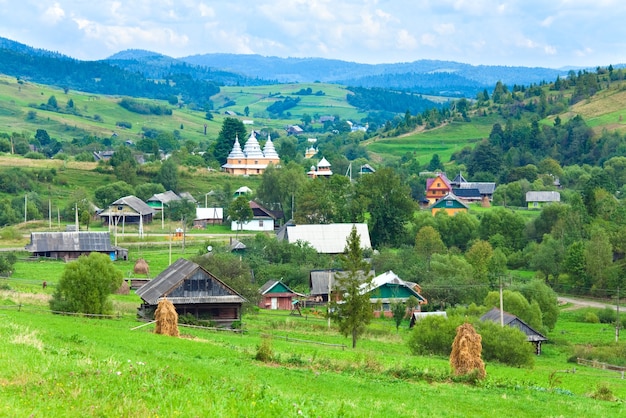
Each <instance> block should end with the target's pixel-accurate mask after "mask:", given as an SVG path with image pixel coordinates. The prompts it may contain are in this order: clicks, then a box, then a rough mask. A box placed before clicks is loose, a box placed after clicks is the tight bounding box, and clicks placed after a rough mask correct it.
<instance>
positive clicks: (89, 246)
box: [24, 231, 128, 260]
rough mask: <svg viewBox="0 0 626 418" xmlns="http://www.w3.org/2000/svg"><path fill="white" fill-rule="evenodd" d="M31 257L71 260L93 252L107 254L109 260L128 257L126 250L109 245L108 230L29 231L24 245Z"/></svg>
mask: <svg viewBox="0 0 626 418" xmlns="http://www.w3.org/2000/svg"><path fill="white" fill-rule="evenodd" d="M24 248H25V249H26V251H28V252H30V253H31V255H32V256H33V257H45V258H55V259H64V260H73V259H76V258H78V257H80V256H81V255H89V254H91V253H93V252H96V253H102V254H107V255H108V256H109V257H111V260H118V259H122V260H126V259H128V250H127V249H125V248H121V247H115V246H113V245H111V237H110V234H109V232H91V231H73V232H31V234H30V243H29V244H28V245H26V246H25V247H24Z"/></svg>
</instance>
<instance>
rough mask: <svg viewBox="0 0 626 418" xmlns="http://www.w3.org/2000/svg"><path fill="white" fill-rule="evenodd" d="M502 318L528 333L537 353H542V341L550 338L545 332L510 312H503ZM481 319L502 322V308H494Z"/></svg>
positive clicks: (505, 323) (507, 323)
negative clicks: (536, 329)
mask: <svg viewBox="0 0 626 418" xmlns="http://www.w3.org/2000/svg"><path fill="white" fill-rule="evenodd" d="M502 319H503V322H504V325H506V326H509V327H515V328H517V329H519V330H520V331H522V332H523V333H524V334H526V339H527V340H528V342H530V343H532V344H533V345H534V346H535V354H537V355H539V354H541V343H542V342H544V341H548V339H547V338H546V337H545V336H544V335H543V334H541V333H540V332H538V331H535V330H534V329H533V328H532V327H531V326H530V325H528V324H527V323H526V322H524V321H522V320H521V319H519V318H518V317H517V316H515V315H513V314H510V313H508V312H504V311H503V312H502ZM480 320H481V321H492V322H497V323H500V309H498V308H492V309H491V310H490V311H489V312H487V313H486V314H484V315H483V316H481V317H480Z"/></svg>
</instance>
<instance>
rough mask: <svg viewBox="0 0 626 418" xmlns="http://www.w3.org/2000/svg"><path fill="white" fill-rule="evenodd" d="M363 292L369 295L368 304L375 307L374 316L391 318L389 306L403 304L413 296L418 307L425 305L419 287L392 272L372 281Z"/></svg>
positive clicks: (424, 299)
mask: <svg viewBox="0 0 626 418" xmlns="http://www.w3.org/2000/svg"><path fill="white" fill-rule="evenodd" d="M363 291H364V292H367V293H369V294H370V302H371V303H372V304H373V305H374V306H376V308H375V310H374V316H376V317H380V316H384V317H387V318H390V317H392V316H393V313H392V312H391V306H392V305H393V304H394V303H405V302H406V301H407V300H408V299H409V298H410V297H411V296H414V297H415V298H416V299H417V300H418V302H419V304H420V305H424V304H426V303H427V301H426V298H424V297H423V296H422V295H420V293H419V286H418V285H416V284H415V283H412V282H407V281H404V280H402V279H401V278H400V277H398V275H397V274H395V273H394V272H393V271H391V270H389V271H387V272H385V273H383V274H380V275H378V276H376V277H374V278H373V279H372V286H371V287H369V288H365V287H364V288H363Z"/></svg>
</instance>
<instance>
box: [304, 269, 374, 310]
mask: <svg viewBox="0 0 626 418" xmlns="http://www.w3.org/2000/svg"><path fill="white" fill-rule="evenodd" d="M343 274H346V273H345V272H344V271H343V270H337V269H328V270H311V272H310V273H309V289H310V291H309V302H314V303H315V302H320V303H322V302H323V303H326V302H328V291H329V290H330V292H331V293H333V292H335V290H336V285H337V278H338V277H341V276H342V275H343ZM360 274H361V275H363V276H364V273H363V272H360ZM375 274H376V273H375V271H374V270H371V271H370V272H369V275H370V276H374V275H375ZM334 297H335V298H339V299H340V298H341V296H340V295H334Z"/></svg>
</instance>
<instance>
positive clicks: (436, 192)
mask: <svg viewBox="0 0 626 418" xmlns="http://www.w3.org/2000/svg"><path fill="white" fill-rule="evenodd" d="M451 191H452V185H451V184H450V180H448V177H446V175H445V174H444V173H437V176H436V177H435V178H430V179H426V199H428V203H430V204H431V205H432V204H433V203H435V202H436V201H437V200H439V199H441V198H443V197H444V196H445V195H447V194H448V193H450V192H451Z"/></svg>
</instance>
